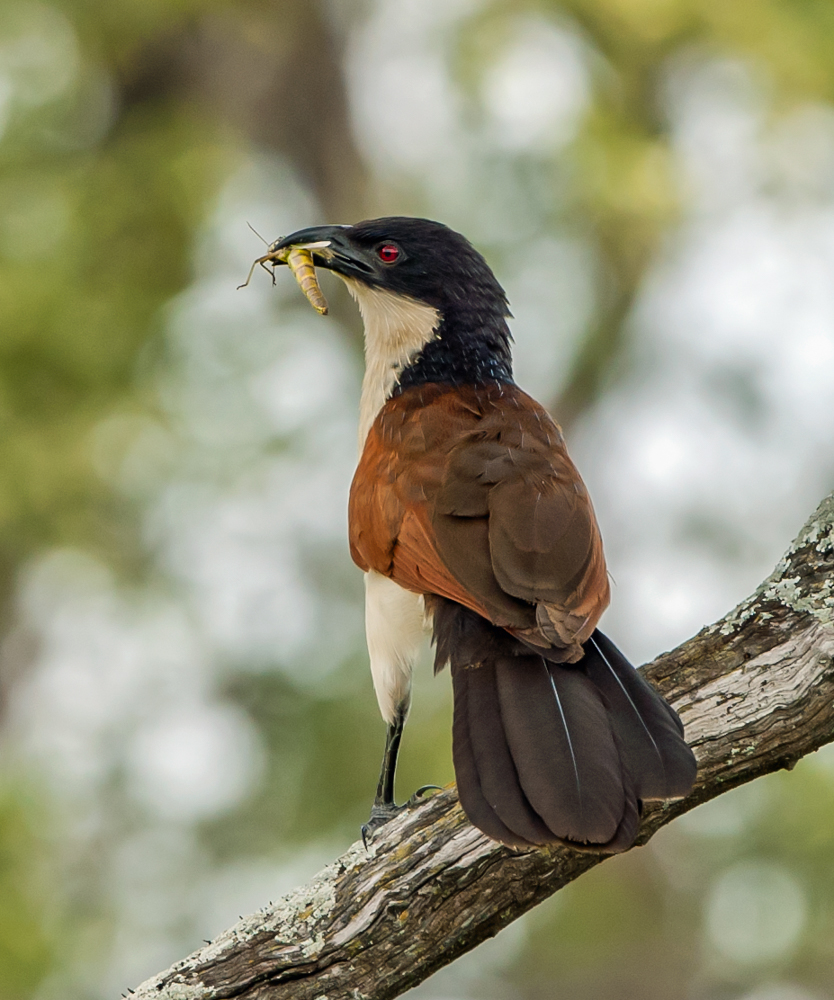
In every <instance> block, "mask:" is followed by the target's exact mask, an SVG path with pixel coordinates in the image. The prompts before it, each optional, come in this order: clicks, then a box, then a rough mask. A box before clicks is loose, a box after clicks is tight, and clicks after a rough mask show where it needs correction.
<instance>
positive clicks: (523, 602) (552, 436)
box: [269, 217, 696, 852]
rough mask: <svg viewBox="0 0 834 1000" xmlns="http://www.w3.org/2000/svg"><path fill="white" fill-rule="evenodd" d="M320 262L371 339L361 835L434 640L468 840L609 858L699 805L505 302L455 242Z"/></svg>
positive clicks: (324, 254)
mask: <svg viewBox="0 0 834 1000" xmlns="http://www.w3.org/2000/svg"><path fill="white" fill-rule="evenodd" d="M299 245H303V246H305V247H309V248H310V249H309V250H308V251H307V252H309V253H312V255H313V262H314V264H315V266H317V267H324V268H328V269H329V270H331V271H332V272H334V273H335V274H337V275H338V276H339V277H340V278H341V279H342V280H343V281H344V282H345V283H346V284H347V287H348V289H349V290H350V292H351V294H352V295H353V297H354V298H355V299H356V301H357V302H358V304H359V309H360V311H361V313H362V318H363V320H364V325H365V360H366V369H365V377H364V380H363V383H362V396H361V402H360V418H359V448H360V459H359V465H358V468H357V470H356V475H355V477H354V480H353V484H352V487H351V492H350V508H349V520H350V549H351V555H352V556H353V559H354V561H355V562H356V563H357V564H358V565H359V566H360V567H361V568H362V570H364V572H365V586H366V630H367V639H368V650H369V653H370V661H371V672H372V674H373V681H374V688H375V690H376V696H377V699H378V701H379V707H380V710H381V712H382V716H383V718H384V719H385V722H386V723H387V724H388V730H387V739H386V745H385V755H384V759H383V764H382V772H381V775H380V780H379V787H378V789H377V794H376V798H375V801H374V805H373V810H372V813H371V818H370V821H369V824H368V826H367V827H366V828H364V829H365V832H368V831H369V830H373V829H374V828H375V827H376V826H378V825H380V824H381V823H383V822H385V821H386V820H387V819H388V818H389V817H390V816H392V815H393V814H394V813H395V812H396V810H397V807H396V806H395V803H394V772H395V768H396V759H397V752H398V749H399V744H400V738H401V735H402V730H403V725H404V723H405V720H406V716H407V715H408V710H409V703H410V692H411V675H412V669H413V665H414V663H415V660H416V658H417V656H418V651H419V648H420V644H421V639H422V635H423V631H424V621H428V622H430V623H431V627H432V630H433V640H434V645H435V649H436V657H435V672H437V671H439V670H442V669H443V667H444V666H445V665H446V664H447V663H448V664H449V665H450V667H451V674H452V684H453V688H454V726H453V757H454V766H455V775H456V778H457V786H458V794H459V796H460V802H461V805H462V806H463V809H464V810H465V812H466V815H467V816H468V817H469V819H470V820H471V822H472V823H473V824H474V825H475V826H477V827H479V828H480V829H481V830H482V831H483V832H484V833H486V834H487V835H488V836H490V837H492V838H494V839H495V840H498V841H501V842H503V843H505V844H509V845H515V846H528V845H531V844H551V843H556V842H562V843H567V844H570V845H571V846H572V847H575V848H579V849H585V850H593V851H603V852H615V851H623V850H626V849H627V848H629V847H630V846H631V845H632V843H633V842H634V839H635V837H636V836H637V832H638V827H639V823H640V811H641V805H642V803H643V802H644V801H646V800H647V799H672V798H679V797H682V796H684V795H686V794H687V793H688V792H689V790H690V788H691V787H692V784H693V781H694V778H695V770H696V764H695V758H694V756H693V754H692V751H691V750H690V748H689V747H688V746H687V744H686V742H685V741H684V739H683V727H682V725H681V722H680V719H679V718H678V716H677V714H676V713H675V712H674V711H673V709H672V708H670V706H669V705H668V704H667V703H666V702H665V701H664V700H663V698H662V697H661V696H660V695H659V694H658V693H657V692H656V691H655V690H654V688H652V687H651V685H650V684H648V683H647V682H646V681H645V680H644V679H643V677H642V676H641V675H640V673H639V672H638V671H636V670H635V669H634V667H633V666H632V665H631V664H630V663H629V662H628V660H626V658H625V657H624V656H623V654H622V653H621V652H620V651H619V650H618V649H617V647H616V646H615V645H614V644H613V643H612V642H611V640H610V639H608V638H607V637H606V636H604V635H603V634H602V633H601V632H600V631H599V629H598V628H597V622H598V620H599V618H600V616H601V615H602V613H603V611H604V610H605V608H606V606H607V605H608V601H609V586H608V574H607V570H606V566H605V559H604V556H603V551H602V541H601V538H600V533H599V528H598V527H597V522H596V518H595V516H594V510H593V507H592V506H591V500H590V498H589V496H588V492H587V490H586V489H585V486H584V484H583V482H582V479H581V478H580V476H579V473H578V472H577V470H576V467H575V466H574V464H573V462H572V461H571V460H570V458H569V457H568V453H567V450H566V448H565V442H564V438H563V436H562V432H561V431H560V429H559V427H558V426H557V424H555V423H554V421H553V420H552V419H551V417H550V416H549V415H548V413H547V412H546V411H545V410H544V409H543V408H542V407H541V406H540V405H539V404H538V403H537V402H536V401H535V400H534V399H532V398H531V397H530V396H528V395H527V394H526V393H525V392H523V391H522V390H521V389H520V388H519V387H518V386H517V385H516V384H515V382H514V381H513V369H512V358H511V354H510V341H511V336H510V330H509V327H508V326H507V318H508V316H509V308H508V303H507V298H506V295H505V294H504V291H503V289H502V288H501V286H500V285H499V283H498V281H497V280H496V278H495V276H494V275H493V273H492V271H491V270H490V268H489V266H488V265H487V263H486V261H485V260H484V258H483V257H482V256H481V254H479V253H478V252H477V251H476V250H475V249H474V247H472V245H471V244H470V243H469V242H468V241H467V240H466V239H465V238H464V237H463V236H461V235H460V234H458V233H456V232H453V231H452V230H451V229H448V228H447V227H446V226H443V225H441V224H440V223H437V222H431V221H429V220H427V219H415V218H404V217H393V218H384V219H373V220H370V221H367V222H360V223H358V224H357V225H354V226H321V227H315V228H311V229H304V230H302V231H300V232H297V233H293V234H292V235H291V236H287V237H285V238H284V239H282V240H279V241H278V242H277V243H275V244H273V246H272V247H270V256H269V259H270V261H272V262H274V263H277V262H281V260H282V257H283V256H285V255H286V249H287V248H290V247H294V246H299Z"/></svg>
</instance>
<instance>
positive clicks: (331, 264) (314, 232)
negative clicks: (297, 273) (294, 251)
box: [269, 226, 373, 280]
mask: <svg viewBox="0 0 834 1000" xmlns="http://www.w3.org/2000/svg"><path fill="white" fill-rule="evenodd" d="M350 228H351V227H350V226H310V227H309V228H308V229H299V230H298V232H296V233H291V234H290V235H289V236H283V237H282V238H281V239H280V240H276V242H275V243H273V244H272V246H270V248H269V250H270V253H274V252H275V251H278V250H284V249H286V248H287V247H294V246H305V245H307V246H309V249H310V252H311V253H312V255H313V263H314V264H315V265H316V267H324V268H327V269H328V270H330V271H335V272H336V273H337V274H343V275H344V276H345V277H346V278H365V279H366V280H367V278H368V277H369V276H370V275H372V274H373V268H372V267H371V266H370V264H369V263H368V262H367V261H366V260H365V259H364V255H363V252H362V250H360V249H359V248H358V247H355V246H354V245H353V244H352V243H351V241H350V238H349V237H348V231H349V230H350Z"/></svg>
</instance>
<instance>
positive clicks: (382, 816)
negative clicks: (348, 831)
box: [362, 802, 406, 850]
mask: <svg viewBox="0 0 834 1000" xmlns="http://www.w3.org/2000/svg"><path fill="white" fill-rule="evenodd" d="M405 808H406V807H405V806H398V805H395V804H394V803H393V802H374V804H373V807H372V809H371V815H370V816H369V817H368V822H367V823H365V824H364V825H363V827H362V843H363V844H364V845H365V849H366V850H367V848H368V841H369V840H372V839H373V836H374V834H375V833H376V831H377V830H378V829H379V828H380V827H381V826H385V824H386V823H387V822H388V821H389V820H392V819H393V818H394V817H395V816H399V814H400V813H401V812H402V811H403V809H405Z"/></svg>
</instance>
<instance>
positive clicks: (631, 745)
mask: <svg viewBox="0 0 834 1000" xmlns="http://www.w3.org/2000/svg"><path fill="white" fill-rule="evenodd" d="M577 666H578V667H580V668H581V669H582V670H583V672H584V673H585V675H586V676H587V677H588V678H589V679H590V680H591V681H592V682H593V684H594V685H595V686H596V688H597V690H598V691H599V692H600V693H601V694H602V696H603V698H604V699H605V702H606V704H607V706H608V715H609V718H610V721H611V725H612V726H613V729H614V733H615V734H616V737H617V739H618V741H619V743H620V746H621V753H622V755H623V759H624V760H625V761H626V762H627V765H628V769H629V771H630V772H631V774H632V776H633V778H634V784H635V788H636V790H637V795H638V796H639V797H640V798H641V799H643V800H646V799H676V798H682V797H683V796H684V795H687V794H688V793H689V791H690V789H691V788H692V784H693V782H694V781H695V772H696V770H697V764H696V762H695V755H694V754H693V753H692V751H691V750H690V749H689V747H688V746H687V744H686V743H685V742H684V740H683V725H682V723H681V720H680V718H679V716H678V713H677V712H676V711H675V710H674V709H673V708H672V707H671V705H669V704H668V703H667V702H666V701H664V700H663V698H662V697H661V696H660V695H659V694H658V693H657V691H655V689H654V688H653V687H652V686H651V684H649V683H648V681H646V680H645V679H644V678H643V676H642V675H641V674H640V673H639V672H638V671H637V670H635V669H634V667H633V666H632V665H631V664H630V663H629V662H628V660H627V659H626V658H625V657H624V656H623V654H622V653H621V652H620V651H619V649H617V647H616V646H615V645H614V643H613V642H611V640H610V639H609V638H608V637H607V636H605V635H603V634H602V632H600V631H599V629H597V630H596V631H595V632H594V634H593V635H592V636H591V638H590V639H589V640H588V642H586V643H585V656H584V657H583V659H582V660H580V662H579V663H578V664H577Z"/></svg>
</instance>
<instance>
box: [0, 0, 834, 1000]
mask: <svg viewBox="0 0 834 1000" xmlns="http://www.w3.org/2000/svg"><path fill="white" fill-rule="evenodd" d="M392 213H404V214H420V215H426V216H429V217H432V218H437V219H441V220H443V221H445V222H447V223H448V224H450V225H451V226H453V227H455V228H458V229H460V230H462V231H463V232H464V233H466V234H467V235H468V236H469V237H470V238H471V239H472V240H473V241H474V242H475V244H476V245H477V246H478V247H479V248H480V249H481V250H482V251H483V252H484V253H485V254H486V256H487V257H488V259H489V260H490V262H491V263H492V264H493V266H494V268H495V270H496V272H497V274H498V276H499V278H500V280H501V281H502V282H503V283H504V285H505V287H506V289H507V291H508V293H509V296H510V299H511V302H512V307H513V311H514V314H515V320H514V323H513V330H514V334H515V338H516V354H517V377H518V381H519V383H520V384H521V385H522V387H524V388H525V389H527V390H528V391H530V392H532V393H533V394H534V395H536V396H537V397H538V398H540V399H541V400H542V401H544V402H545V403H547V404H548V405H550V406H551V407H552V408H553V411H554V413H555V414H556V416H557V418H558V419H560V420H561V422H562V423H563V424H564V425H565V428H566V431H567V434H568V439H569V442H570V444H571V449H572V452H573V455H574V457H575V459H576V460H577V462H578V464H579V466H580V468H581V469H582V470H583V473H584V475H585V478H586V481H587V482H588V484H589V487H590V489H591V493H592V495H593V496H594V498H595V502H596V506H597V510H598V514H599V517H600V521H601V524H602V528H603V534H604V536H605V539H606V543H607V551H608V555H609V564H610V568H611V571H612V574H613V577H614V580H615V588H614V599H613V607H612V609H611V611H610V612H609V613H608V615H607V617H606V619H605V625H606V629H607V631H609V632H610V633H611V635H612V636H613V637H614V638H615V639H616V641H617V642H618V643H619V644H620V645H621V646H623V647H624V649H625V650H626V651H627V652H628V653H629V654H630V655H631V656H632V658H633V659H635V660H636V661H638V662H640V661H642V660H644V659H647V658H650V657H652V656H653V655H655V654H657V653H658V652H660V651H661V650H663V649H666V648H669V647H671V646H673V645H675V644H677V643H678V642H680V641H682V640H683V639H685V638H686V637H688V636H689V635H690V634H692V633H693V632H694V631H695V630H697V629H698V628H699V627H700V626H701V625H703V624H705V623H707V622H709V621H712V620H714V619H715V618H716V617H718V616H720V615H721V614H723V613H724V612H726V611H727V610H729V608H730V607H731V606H732V605H734V604H735V603H736V602H737V601H738V600H740V599H742V598H743V597H745V596H746V595H747V594H748V593H749V592H750V591H751V590H752V589H753V587H755V585H756V584H757V583H758V582H759V581H760V580H761V579H762V578H763V577H764V576H765V575H766V574H767V573H768V572H769V570H770V569H771V568H772V566H773V564H774V563H775V562H776V560H777V559H778V557H779V556H780V554H781V552H782V551H783V550H784V549H785V547H786V546H787V544H788V542H789V541H790V539H791V538H792V537H793V536H794V534H795V533H796V531H797V530H798V528H799V527H800V525H801V524H802V522H803V520H804V519H805V517H806V516H807V515H808V514H810V512H811V511H812V510H813V508H814V507H815V505H816V503H817V502H818V501H819V500H820V499H821V497H822V496H824V495H825V494H826V492H828V491H830V490H831V489H832V488H834V447H832V445H833V444H834V441H833V440H832V439H833V438H834V430H833V429H834V4H832V3H831V2H830V0H803V2H801V3H799V2H796V0H732V2H730V3H728V2H726V0H724V2H719V0H503V2H492V3H490V2H488V0H331V2H323V0H175V2H171V0H106V2H105V0H3V3H2V5H0V635H1V636H2V644H1V645H0V1000H30V998H31V1000H53V998H54V1000H57V998H59V997H60V998H61V1000H88V998H89V1000H98V998H105V997H108V998H112V997H117V996H118V995H119V994H121V993H122V992H123V991H126V990H127V988H128V987H133V986H136V985H137V983H138V982H139V981H141V980H143V979H144V978H146V977H147V976H148V975H150V974H152V973H154V972H156V971H158V970H160V969H161V968H163V967H165V966H167V965H168V964H169V963H171V962H172V961H174V960H175V959H178V958H179V957H181V956H182V955H184V954H185V953H187V952H189V951H191V950H193V949H194V948H196V947H198V946H199V945H200V943H201V941H202V940H203V939H210V938H212V937H214V936H215V935H216V934H217V933H218V932H219V931H220V930H222V929H223V928H225V927H226V926H228V925H229V924H230V923H232V922H234V921H235V920H236V919H237V916H238V914H242V913H246V912H250V911H252V910H254V909H256V908H257V907H258V906H260V905H262V904H264V903H265V902H266V901H268V900H270V899H275V898H276V897H277V896H278V895H279V894H281V893H282V891H285V890H287V889H289V888H291V887H292V886H294V885H295V884H297V883H299V882H300V881H302V880H304V879H306V878H308V877H309V876H311V875H312V874H313V873H314V872H315V871H316V870H317V869H318V868H319V867H320V866H321V865H322V864H324V863H325V862H327V861H329V860H331V859H332V858H333V857H335V856H336V855H337V854H338V853H341V852H342V851H343V850H344V849H346V847H347V846H348V845H349V844H350V843H351V842H352V841H353V840H354V839H356V836H357V832H358V828H359V825H360V823H361V822H362V821H363V820H364V819H365V818H366V816H367V813H368V809H369V805H370V800H371V796H372V793H373V789H374V786H375V781H376V775H377V767H378V763H379V758H380V753H381V749H382V742H383V735H384V734H383V726H382V723H381V721H380V719H379V717H378V714H377V709H376V706H375V701H374V697H373V694H372V689H371V682H370V677H369V673H368V670H367V663H366V654H365V651H364V641H363V634H362V609H361V596H362V593H361V580H360V574H359V572H358V571H357V570H356V569H354V568H353V567H352V565H351V563H350V560H349V556H348V552H347V545H346V515H345V507H346V497H347V490H348V486H349V482H350V477H351V474H352V467H353V464H354V461H355V419H356V418H355V412H356V406H357V398H358V386H359V380H360V374H361V365H362V359H361V329H360V325H359V320H358V316H357V314H356V311H355V309H354V307H353V305H352V303H350V302H349V300H347V299H346V296H345V295H344V294H343V291H342V290H341V289H340V287H339V286H338V283H337V282H334V281H331V280H330V277H329V276H324V277H323V278H322V283H323V285H324V286H325V291H326V293H327V294H328V295H329V296H330V298H331V304H332V311H331V315H330V316H329V317H328V318H326V319H321V318H319V317H317V316H316V315H315V314H313V312H312V310H310V309H309V307H308V306H307V304H306V303H305V302H304V300H303V298H302V297H301V295H300V293H299V291H298V289H297V288H296V287H295V286H294V285H293V283H292V281H291V279H290V278H289V275H287V274H286V273H285V274H280V273H279V275H278V283H277V285H276V286H275V287H272V286H271V284H270V282H269V279H268V277H267V275H265V274H263V273H260V272H259V273H257V274H256V275H255V276H254V279H253V281H252V284H251V285H250V287H248V288H247V289H245V290H242V291H237V290H236V287H235V286H236V285H237V284H238V283H239V282H240V281H241V280H242V279H243V278H244V277H245V275H246V271H247V268H248V267H249V264H250V262H251V260H252V259H253V258H254V257H255V256H256V255H258V254H259V253H260V252H262V244H261V243H260V242H259V240H258V238H257V237H256V236H255V235H254V234H253V233H252V232H251V230H250V229H249V228H248V227H247V223H249V224H251V225H252V226H253V227H254V228H255V229H257V230H258V231H259V232H261V233H262V234H263V235H264V237H265V238H266V239H267V240H269V241H272V240H274V239H276V238H277V237H278V236H280V235H282V234H285V233H288V232H290V231H292V230H294V229H296V228H299V227H301V226H307V225H311V224H317V223H325V222H327V223H332V222H352V221H357V220H359V219H361V218H365V217H369V216H376V215H384V214H392ZM427 664H428V659H427ZM449 694H450V692H449V682H448V677H447V676H441V677H439V678H436V679H433V678H432V677H431V672H430V670H429V668H428V665H426V667H425V669H424V670H423V671H422V672H421V675H420V677H419V678H418V683H417V691H416V700H415V707H414V711H413V714H412V719H411V721H410V723H409V727H408V729H407V733H406V740H405V746H404V753H403V759H402V767H401V771H400V776H399V794H400V797H401V798H405V797H407V796H408V795H409V794H410V792H411V791H412V790H413V789H414V788H415V787H416V786H418V785H420V784H424V783H426V782H437V783H440V784H442V783H445V782H447V781H449V780H451V778H452V771H451V763H450V717H451V708H450V698H449ZM832 992H834V755H833V754H832V753H827V752H826V751H825V750H823V751H821V752H820V753H818V754H816V755H814V757H813V759H809V760H806V761H804V762H802V763H801V764H800V765H799V766H798V767H797V768H796V769H795V771H794V772H792V773H791V774H790V775H776V776H773V777H771V778H768V779H766V780H761V781H758V782H756V783H755V784H753V785H750V786H747V787H745V788H742V789H740V790H738V791H736V792H734V793H732V794H730V795H726V796H724V797H722V798H720V799H719V800H717V801H716V802H714V803H712V804H710V805H708V806H705V807H702V808H701V809H699V810H697V811H696V812H694V813H693V814H691V815H689V816H687V817H684V818H683V819H682V820H680V821H679V822H677V823H676V824H674V826H673V827H672V828H670V829H667V830H664V831H662V832H661V833H660V834H659V835H658V836H657V837H656V838H655V839H654V841H652V843H651V844H650V845H649V846H648V847H646V848H644V849H641V850H637V851H634V852H632V853H631V854H629V855H627V856H626V857H622V858H618V859H615V860H612V861H609V862H607V863H606V864H605V865H603V866H601V867H600V868H599V869H596V870H595V871H593V872H591V873H590V874H589V875H588V876H586V877H584V878H583V879H581V880H580V881H579V882H578V883H576V884H575V885H572V886H571V887H569V888H568V889H567V890H565V891H564V892H562V893H560V894H559V895H558V896H557V897H556V898H554V899H552V900H550V901H549V902H547V903H545V904H544V905H542V906H541V907H539V908H538V909H537V910H536V911H535V912H533V913H531V914H529V915H528V916H527V917H526V918H525V919H523V920H521V921H519V922H518V923H516V924H515V925H513V926H512V927H511V928H509V929H508V930H506V931H504V932H503V933H502V934H501V935H499V937H498V938H497V939H495V940H494V941H491V942H488V943H487V944H486V945H484V946H482V947H481V948H479V949H478V950H477V951H476V952H475V953H474V954H472V955H470V956H467V957H465V958H464V959H462V960H461V961H459V962H458V963H456V964H455V965H454V966H452V967H450V968H449V969H447V970H444V971H442V972H440V973H438V974H437V975H436V976H435V977H433V978H432V979H431V980H429V981H428V982H427V983H425V984H424V985H423V986H422V987H420V988H419V989H418V990H416V991H415V992H414V993H413V994H412V995H413V996H414V997H419V998H421V1000H468V998H471V1000H476V998H477V1000H505V998H506V1000H510V998H521V1000H549V998H559V997H571V998H572V1000H592V998H593V1000H629V998H641V1000H661V998H662V1000H668V998H671V997H675V998H677V997H681V998H688V1000H822V998H825V997H829V996H831V995H832Z"/></svg>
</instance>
